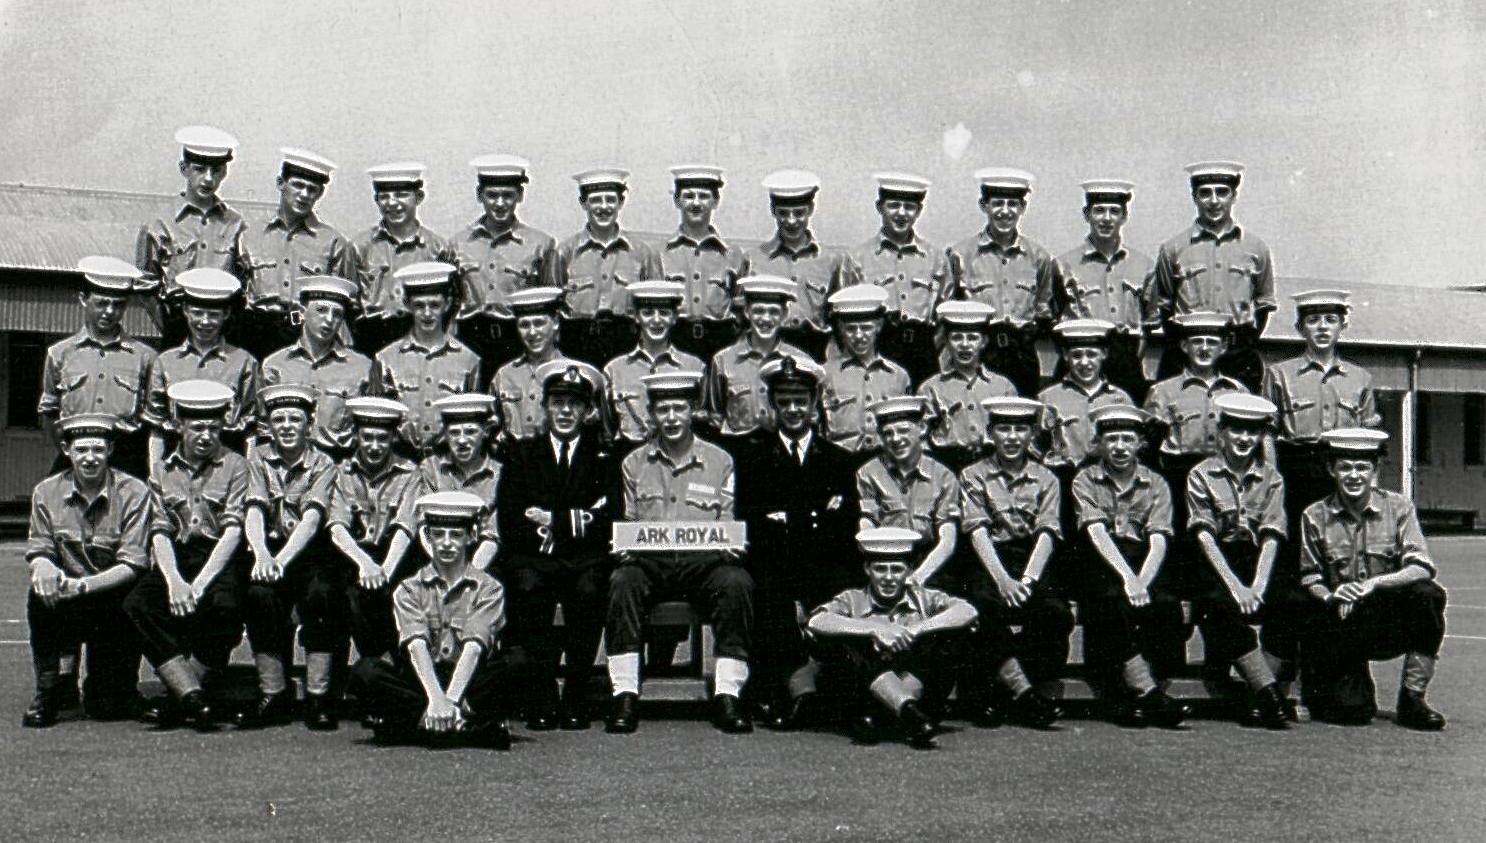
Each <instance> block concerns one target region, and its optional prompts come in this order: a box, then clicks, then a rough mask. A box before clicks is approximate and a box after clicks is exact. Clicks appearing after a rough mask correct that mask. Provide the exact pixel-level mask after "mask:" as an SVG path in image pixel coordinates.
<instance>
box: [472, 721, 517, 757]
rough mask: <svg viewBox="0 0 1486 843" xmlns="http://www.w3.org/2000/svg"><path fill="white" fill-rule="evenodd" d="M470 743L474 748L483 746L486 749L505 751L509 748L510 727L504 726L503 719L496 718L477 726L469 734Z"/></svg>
mask: <svg viewBox="0 0 1486 843" xmlns="http://www.w3.org/2000/svg"><path fill="white" fill-rule="evenodd" d="M470 742H471V743H472V744H474V745H475V746H483V747H486V748H488V749H499V750H507V749H510V748H511V727H510V726H507V725H506V721H505V718H501V717H497V718H494V719H492V720H486V721H484V722H482V723H479V724H477V725H476V726H475V727H474V728H473V729H472V730H471V732H470Z"/></svg>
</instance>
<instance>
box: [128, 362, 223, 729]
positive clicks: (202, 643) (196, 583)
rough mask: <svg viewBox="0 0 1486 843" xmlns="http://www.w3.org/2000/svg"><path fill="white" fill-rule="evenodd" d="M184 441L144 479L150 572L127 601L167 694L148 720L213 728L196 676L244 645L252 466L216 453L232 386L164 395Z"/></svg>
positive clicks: (188, 385) (185, 388)
mask: <svg viewBox="0 0 1486 843" xmlns="http://www.w3.org/2000/svg"><path fill="white" fill-rule="evenodd" d="M168 396H169V398H170V403H171V411H172V412H173V414H174V416H175V421H176V427H177V429H178V430H179V431H180V437H181V438H180V443H179V444H178V445H177V446H176V448H175V450H174V451H172V452H171V453H170V456H169V457H167V458H166V459H165V461H164V462H163V463H162V464H161V465H158V466H156V467H155V468H154V470H153V471H152V472H151V474H150V497H151V500H150V507H151V521H150V528H149V531H150V551H151V554H150V555H151V558H152V561H153V562H154V566H153V568H151V570H150V571H149V573H147V574H145V576H144V577H143V578H142V579H141V580H140V582H139V584H138V585H137V586H135V588H134V591H133V592H132V593H131V594H130V595H129V597H128V598H126V599H125V601H124V611H125V612H126V613H127V614H128V615H129V618H130V620H132V621H133V622H134V626H135V629H137V630H138V632H139V637H140V641H141V643H142V645H143V648H144V656H145V659H146V660H148V661H149V663H150V666H151V667H153V668H154V669H155V673H156V674H158V675H159V677H160V680H161V681H162V682H164V683H165V688H166V690H167V691H168V692H169V693H168V695H167V697H166V698H165V699H164V700H163V701H161V702H160V703H159V704H157V705H156V706H155V707H154V708H152V709H151V710H150V711H149V712H146V719H148V720H150V721H152V722H154V723H156V724H157V725H159V726H169V725H173V724H174V723H177V722H179V721H180V720H182V719H184V720H185V721H187V722H189V723H190V724H191V725H193V726H195V727H196V728H197V729H202V730H210V729H213V728H215V722H214V720H213V718H212V712H211V707H210V705H209V704H208V702H207V700H206V697H205V696H204V695H203V694H202V690H201V687H202V680H203V678H204V677H205V676H207V675H208V674H210V673H212V672H213V671H220V670H221V669H223V668H225V667H226V666H227V660H228V656H230V655H231V653H232V650H233V648H234V647H236V646H237V643H238V642H239V641H241V640H242V634H243V618H242V592H243V589H244V588H245V586H246V582H245V581H246V577H245V576H244V573H245V570H246V566H245V565H243V564H242V559H241V556H240V550H241V549H242V534H243V516H244V505H245V501H246V498H247V493H248V466H247V463H246V462H245V461H244V460H243V458H242V457H241V456H239V455H238V454H236V453H233V452H232V451H229V450H227V449H226V448H224V447H222V438H221V433H222V424H223V420H224V419H225V418H226V416H227V413H228V412H229V411H230V410H231V409H232V399H233V395H232V390H231V389H229V388H228V387H227V386H226V385H224V384H220V383H217V382H216V381H210V380H189V381H181V382H180V383H177V384H174V385H172V386H171V387H170V391H169V393H168Z"/></svg>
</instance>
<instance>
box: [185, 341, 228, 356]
mask: <svg viewBox="0 0 1486 843" xmlns="http://www.w3.org/2000/svg"><path fill="white" fill-rule="evenodd" d="M193 355H194V356H196V357H200V358H201V359H202V360H205V359H207V358H208V357H219V358H224V359H225V358H226V357H227V343H226V341H224V340H223V339H222V338H221V337H218V338H217V344H216V345H214V346H212V347H211V348H208V349H206V350H204V351H203V350H202V349H199V348H197V347H196V343H193V342H191V338H190V337H187V338H186V339H185V340H184V341H183V342H182V343H181V344H180V345H178V346H176V347H175V356H176V357H180V358H184V357H191V356H193Z"/></svg>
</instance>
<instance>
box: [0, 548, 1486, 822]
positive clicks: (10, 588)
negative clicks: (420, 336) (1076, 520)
mask: <svg viewBox="0 0 1486 843" xmlns="http://www.w3.org/2000/svg"><path fill="white" fill-rule="evenodd" d="M1431 545H1432V547H1433V550H1434V552H1435V555H1436V557H1437V558H1438V560H1439V562H1440V568H1441V581H1442V583H1443V584H1444V585H1445V586H1446V587H1447V588H1448V589H1449V592H1450V600H1451V606H1450V609H1449V629H1448V635H1447V637H1446V641H1445V646H1444V651H1443V654H1442V659H1441V663H1440V668H1439V675H1438V677H1437V678H1436V680H1435V684H1434V687H1433V688H1432V689H1431V695H1430V698H1431V700H1432V701H1433V702H1434V703H1435V705H1436V706H1437V707H1438V708H1440V709H1441V710H1442V711H1443V712H1444V713H1445V714H1446V715H1447V716H1448V717H1449V718H1450V725H1449V729H1448V730H1447V731H1445V732H1443V733H1439V734H1420V733H1416V732H1411V731H1407V730H1404V729H1401V728H1398V727H1397V726H1395V725H1394V724H1393V723H1391V722H1390V721H1389V719H1388V718H1389V717H1390V716H1391V712H1392V709H1393V700H1394V695H1395V693H1396V689H1397V684H1398V664H1399V663H1398V661H1397V660H1395V661H1393V662H1388V663H1384V664H1378V665H1375V666H1374V672H1375V675H1376V676H1377V679H1378V696H1379V702H1380V705H1381V707H1382V709H1383V714H1381V715H1380V716H1379V718H1378V720H1377V721H1376V722H1374V723H1373V724H1372V725H1371V726H1370V727H1363V728H1353V727H1338V726H1327V725H1323V724H1318V723H1303V724H1299V725H1297V726H1296V727H1295V728H1292V729H1291V730H1290V731H1288V732H1284V733H1269V732H1264V731H1261V730H1254V729H1247V728H1243V727H1241V726H1238V725H1236V724H1234V723H1232V722H1226V721H1219V720H1196V721H1193V722H1191V724H1190V726H1189V728H1186V729H1183V730H1181V731H1162V730H1155V729H1148V730H1142V731H1131V730H1126V729H1122V728H1120V727H1118V726H1115V725H1113V724H1110V723H1106V722H1103V721H1100V720H1089V719H1085V720H1065V721H1064V722H1063V723H1062V724H1061V727H1060V728H1059V730H1058V731H1055V732H1046V733H1045V732H1034V731H1029V730H1026V729H1020V728H1014V727H1003V728H1000V729H996V730H981V729H976V728H974V727H970V726H967V725H965V724H963V723H959V722H955V721H951V723H950V724H949V725H950V727H951V731H949V732H948V733H946V734H944V735H942V736H941V737H940V739H939V746H940V748H939V749H938V750H936V751H933V752H919V751H915V750H912V749H910V748H908V747H906V746H903V745H901V744H883V745H880V746H877V747H859V746H854V745H852V744H851V743H850V742H849V741H848V740H847V739H846V738H845V737H843V736H841V735H837V734H832V733H828V732H806V733H792V734H775V733H770V732H767V731H765V730H759V731H758V732H757V733H755V734H753V735H750V736H728V735H723V734H721V733H718V732H716V731H714V730H713V729H712V728H711V727H710V726H709V725H708V724H707V723H706V722H705V720H704V719H702V718H703V717H704V712H703V710H700V709H695V708H686V707H668V708H666V709H665V710H663V711H657V710H656V709H655V708H654V707H652V708H651V709H649V710H644V709H642V713H644V714H646V715H648V716H647V717H646V719H645V720H644V721H643V722H642V723H641V727H640V730H639V732H638V733H636V734H634V735H629V736H611V735H605V734H603V732H602V729H601V727H597V726H596V728H594V729H593V730H591V731H589V732H583V733H569V732H548V733H540V734H537V733H531V732H527V731H525V730H524V729H522V728H520V726H519V724H513V728H514V731H515V735H516V741H515V744H514V746H513V748H512V749H511V751H509V752H504V753H502V752H494V751H488V750H475V749H452V750H441V751H432V750H426V749H420V748H414V747H389V748H384V747H377V746H373V745H371V744H370V743H368V741H367V737H366V734H365V733H364V732H362V730H361V729H360V728H359V726H357V725H356V724H355V723H344V724H342V727H341V729H340V730H339V731H338V732H334V733H328V734H316V733H310V732H307V731H305V730H304V729H303V727H302V726H299V725H297V724H295V725H291V726H286V727H283V728H278V729H271V730H268V731H264V732H255V733H235V732H233V731H232V730H231V729H230V728H224V729H223V730H222V731H220V732H218V733H215V734H208V735H201V734H197V733H194V732H191V731H171V732H157V731H153V730H152V729H151V728H150V727H147V726H145V725H142V724H137V723H132V722H124V723H94V722H86V721H75V720H70V721H64V722H63V723H61V724H59V725H57V726H56V727H54V728H52V729H49V730H44V731H36V730H26V729H22V728H20V726H19V720H20V715H21V712H22V710H23V709H24V708H25V706H26V704H27V702H28V701H29V700H30V696H31V690H32V684H31V683H32V676H31V668H30V661H29V650H28V648H27V646H26V637H27V630H26V624H25V621H24V616H25V603H24V597H25V587H26V577H25V573H24V566H23V564H22V559H21V551H22V544H21V543H18V542H7V543H3V544H0V706H3V708H0V714H3V719H0V771H3V772H0V787H3V793H4V796H3V800H0V836H3V837H4V839H8V840H52V839H81V838H88V839H95V840H120V839H141V838H151V839H155V840H202V839H209V838H215V839H217V840H250V839H255V840H256V839H263V838H267V837H275V838H279V839H285V840H290V839H309V838H317V839H349V838H356V839H369V840H383V839H396V838H404V837H408V836H410V835H420V836H423V837H424V838H444V839H454V840H474V839H487V840H519V841H540V840H605V841H616V840H666V841H670V840H678V841H680V840H709V841H717V840H753V841H763V840H810V841H814V840H825V841H835V840H886V839H905V838H909V837H918V838H921V839H936V840H984V839H1005V840H1022V839H1029V840H1030V839H1041V840H1058V839H1067V840H1078V839H1118V840H1167V839H1188V840H1209V839H1213V840H1240V839H1277V838H1280V837H1290V838H1297V839H1349V840H1360V839H1382V838H1387V839H1393V840H1477V841H1478V840H1483V839H1486V564H1483V556H1486V538H1474V537H1468V538H1456V537H1450V538H1437V539H1434V540H1432V541H1431Z"/></svg>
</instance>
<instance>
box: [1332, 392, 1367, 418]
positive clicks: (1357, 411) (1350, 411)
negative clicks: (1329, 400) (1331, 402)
mask: <svg viewBox="0 0 1486 843" xmlns="http://www.w3.org/2000/svg"><path fill="white" fill-rule="evenodd" d="M1336 406H1337V409H1339V410H1340V411H1341V412H1340V413H1339V414H1338V415H1342V416H1344V417H1345V418H1346V419H1347V420H1349V421H1352V422H1358V421H1360V420H1361V416H1362V406H1361V404H1358V403H1355V402H1352V401H1348V400H1346V399H1345V398H1338V399H1336Z"/></svg>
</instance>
